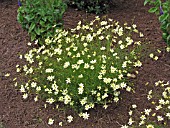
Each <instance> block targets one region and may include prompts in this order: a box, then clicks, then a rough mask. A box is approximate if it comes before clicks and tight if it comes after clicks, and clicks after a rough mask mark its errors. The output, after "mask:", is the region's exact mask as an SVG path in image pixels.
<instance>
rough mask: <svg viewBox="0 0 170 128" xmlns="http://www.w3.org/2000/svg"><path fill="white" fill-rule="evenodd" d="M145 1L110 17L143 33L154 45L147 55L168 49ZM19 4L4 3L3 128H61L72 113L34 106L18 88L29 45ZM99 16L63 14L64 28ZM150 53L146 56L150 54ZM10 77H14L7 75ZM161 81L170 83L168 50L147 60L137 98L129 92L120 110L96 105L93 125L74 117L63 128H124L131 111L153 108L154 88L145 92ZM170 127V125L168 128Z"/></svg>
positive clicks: (0, 16) (0, 44)
mask: <svg viewBox="0 0 170 128" xmlns="http://www.w3.org/2000/svg"><path fill="white" fill-rule="evenodd" d="M143 2H144V0H125V2H124V3H123V4H121V5H119V6H116V7H114V8H113V9H112V10H111V12H110V13H108V14H107V16H108V17H110V18H112V19H114V20H118V21H120V22H121V23H124V22H127V23H128V24H132V23H135V24H137V26H138V30H139V31H141V32H143V33H144V35H145V37H146V39H145V40H144V42H149V41H151V43H150V45H149V48H147V49H146V50H145V52H146V53H147V52H148V51H153V52H154V51H156V49H158V48H159V49H164V47H165V42H164V41H163V40H162V38H161V35H162V33H161V30H160V24H159V21H158V19H157V17H156V16H155V15H154V14H150V13H148V9H149V6H143ZM17 9H18V5H17V1H16V0H15V1H14V0H13V1H12V0H7V1H2V0H1V1H0V128H3V126H4V128H48V127H52V128H53V127H55V128H56V127H59V126H58V122H60V121H63V122H65V119H64V117H65V116H66V115H67V114H68V113H72V114H75V113H73V112H72V111H68V113H67V112H65V111H64V110H58V111H57V110H53V109H50V108H47V109H45V108H44V107H43V101H39V102H38V103H35V102H34V101H33V100H32V99H31V98H30V99H28V100H26V101H24V100H23V99H22V97H21V95H20V93H19V92H18V91H17V90H16V89H15V87H14V82H13V81H12V80H13V78H15V77H16V73H15V66H16V64H20V63H21V62H20V60H19V59H18V55H19V54H23V53H25V52H26V51H28V49H29V48H28V46H27V43H28V42H29V36H28V34H27V32H26V31H24V30H23V29H22V28H21V26H20V24H19V23H18V22H17V20H16V16H17ZM94 17H95V15H94V14H88V13H85V12H83V11H76V10H75V9H73V8H68V10H67V12H66V13H65V15H64V23H65V28H73V27H75V26H76V24H77V22H78V21H79V20H84V19H86V20H91V19H93V18H94ZM145 52H144V53H143V54H145ZM6 73H10V74H11V75H10V77H9V78H6V77H4V75H5V74H6ZM158 80H165V81H168V80H170V54H169V53H165V52H164V50H163V52H162V53H161V54H159V60H158V61H153V60H151V59H149V58H148V59H146V60H143V66H142V68H140V69H139V74H138V75H137V77H136V78H135V79H134V80H133V82H134V83H135V88H136V93H135V94H130V93H127V92H124V93H123V94H122V95H121V97H122V99H123V100H121V101H120V103H119V104H118V105H117V106H116V105H115V104H111V105H110V106H109V107H108V109H106V110H105V109H103V108H102V107H100V106H97V107H96V109H95V110H92V111H90V118H89V120H85V121H84V120H83V119H81V118H78V117H77V118H75V119H74V121H73V123H70V124H66V125H64V126H63V127H64V128H93V127H94V128H119V127H120V126H121V124H124V123H125V122H127V120H128V111H129V107H130V105H132V104H137V105H138V106H139V109H143V108H145V107H146V106H149V104H148V103H147V100H146V93H147V91H148V90H149V89H150V88H151V87H146V86H145V83H146V82H149V83H151V84H153V83H154V82H155V81H158ZM49 117H54V118H55V123H54V125H52V126H49V125H48V124H47V119H48V118H49ZM168 126H169V127H170V124H169V125H168Z"/></svg>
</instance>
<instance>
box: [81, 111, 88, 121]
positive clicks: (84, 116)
mask: <svg viewBox="0 0 170 128" xmlns="http://www.w3.org/2000/svg"><path fill="white" fill-rule="evenodd" d="M82 116H83V119H85V120H87V119H88V118H89V114H88V113H87V112H85V113H83V114H82Z"/></svg>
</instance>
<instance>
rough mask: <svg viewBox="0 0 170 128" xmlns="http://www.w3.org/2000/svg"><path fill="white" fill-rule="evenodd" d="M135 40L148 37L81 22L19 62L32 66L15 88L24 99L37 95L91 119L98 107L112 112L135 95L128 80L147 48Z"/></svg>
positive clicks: (131, 29) (109, 24)
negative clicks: (122, 100) (125, 96)
mask: <svg viewBox="0 0 170 128" xmlns="http://www.w3.org/2000/svg"><path fill="white" fill-rule="evenodd" d="M132 34H138V35H139V36H140V37H142V36H143V34H142V33H140V32H138V30H137V29H136V25H134V24H133V25H132V26H128V25H127V24H126V23H125V24H124V25H123V26H121V25H120V24H119V22H117V21H113V20H112V19H108V20H105V19H100V18H99V17H96V18H95V19H94V20H93V21H91V22H90V23H88V24H82V23H81V21H80V22H79V23H78V25H77V27H76V28H74V29H71V30H68V31H66V30H63V29H60V30H59V29H58V30H57V31H56V35H55V36H54V37H53V38H51V39H50V38H47V39H46V40H45V43H44V45H43V46H41V47H39V48H33V49H31V50H30V51H29V52H28V53H27V54H25V55H24V56H22V55H21V56H20V58H21V59H24V60H25V61H26V62H27V64H25V65H17V66H16V67H17V72H19V73H20V74H21V75H22V77H25V79H24V81H22V80H20V81H19V79H18V82H16V86H17V87H18V88H19V90H20V91H21V92H22V94H23V98H24V99H26V98H28V96H29V94H30V93H33V94H35V95H36V96H35V98H34V100H35V101H37V100H38V99H44V100H45V101H46V103H47V104H57V103H58V102H62V103H63V104H65V105H66V106H69V107H71V108H73V109H74V110H75V111H76V112H78V113H79V116H81V117H83V118H84V119H88V118H89V114H88V110H90V109H92V108H94V107H95V105H97V104H100V105H103V107H104V108H107V105H108V104H109V103H111V102H115V103H117V102H118V101H119V100H120V96H119V95H120V94H121V90H126V91H129V92H131V91H132V90H133V84H130V83H129V82H128V77H134V74H132V71H133V72H134V71H135V68H137V67H141V66H142V63H141V61H140V60H139V57H140V51H141V49H142V43H141V42H140V41H134V40H133V39H132ZM25 80H27V81H25ZM70 118H71V117H70ZM50 121H51V119H50ZM52 122H53V121H52Z"/></svg>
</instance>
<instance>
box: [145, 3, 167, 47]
mask: <svg viewBox="0 0 170 128" xmlns="http://www.w3.org/2000/svg"><path fill="white" fill-rule="evenodd" d="M147 3H149V4H150V5H153V6H155V7H152V8H151V9H149V12H150V13H156V15H158V16H159V21H160V22H161V30H162V32H163V35H162V37H163V39H164V40H165V42H166V43H167V44H168V45H170V0H166V1H163V2H162V1H161V0H145V2H144V5H146V4H147Z"/></svg>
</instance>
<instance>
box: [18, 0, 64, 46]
mask: <svg viewBox="0 0 170 128" xmlns="http://www.w3.org/2000/svg"><path fill="white" fill-rule="evenodd" d="M18 5H19V6H20V7H19V9H18V16H17V20H18V22H19V23H20V24H21V25H22V27H23V28H24V29H26V30H27V31H28V33H29V35H30V37H31V41H33V40H35V39H38V40H39V43H42V42H43V40H44V38H47V37H51V36H52V35H53V34H54V32H55V31H56V29H58V28H60V27H62V25H63V21H62V17H63V14H64V12H65V10H66V4H65V3H64V2H63V1H62V0H48V1H47V0H23V1H20V0H19V1H18Z"/></svg>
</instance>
